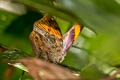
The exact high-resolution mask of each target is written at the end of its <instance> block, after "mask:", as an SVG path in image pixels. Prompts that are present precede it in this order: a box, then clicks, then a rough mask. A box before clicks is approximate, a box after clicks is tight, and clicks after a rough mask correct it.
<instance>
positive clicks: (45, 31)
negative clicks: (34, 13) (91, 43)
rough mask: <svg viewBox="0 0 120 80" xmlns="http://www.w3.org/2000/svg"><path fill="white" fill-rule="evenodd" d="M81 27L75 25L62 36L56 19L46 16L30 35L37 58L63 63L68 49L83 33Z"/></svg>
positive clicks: (38, 22)
mask: <svg viewBox="0 0 120 80" xmlns="http://www.w3.org/2000/svg"><path fill="white" fill-rule="evenodd" d="M81 29H82V27H81V25H80V24H75V25H74V26H73V27H72V28H71V29H70V30H69V31H68V32H67V33H66V34H64V35H62V34H61V31H60V28H59V26H58V24H57V22H56V21H55V19H54V17H52V16H51V15H49V14H46V15H45V16H44V17H43V18H41V19H40V20H38V21H36V22H35V23H34V26H33V31H32V32H31V33H30V36H29V38H30V41H31V43H32V48H33V51H34V52H35V54H36V56H37V57H40V56H41V57H42V58H43V59H45V60H47V61H49V62H53V63H58V64H59V63H61V62H62V61H63V60H64V57H65V56H66V53H67V51H68V49H69V48H70V47H71V46H72V44H73V42H74V41H75V40H76V39H77V37H78V36H79V34H80V32H81Z"/></svg>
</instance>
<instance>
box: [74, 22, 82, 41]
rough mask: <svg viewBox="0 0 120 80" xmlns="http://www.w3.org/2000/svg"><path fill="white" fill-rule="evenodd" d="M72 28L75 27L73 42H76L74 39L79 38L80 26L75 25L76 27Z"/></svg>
mask: <svg viewBox="0 0 120 80" xmlns="http://www.w3.org/2000/svg"><path fill="white" fill-rule="evenodd" d="M74 27H75V35H74V40H76V39H77V37H78V36H79V34H80V31H81V25H79V24H76V25H74Z"/></svg>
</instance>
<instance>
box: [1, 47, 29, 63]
mask: <svg viewBox="0 0 120 80" xmlns="http://www.w3.org/2000/svg"><path fill="white" fill-rule="evenodd" d="M28 56H29V55H28V54H27V53H25V52H23V51H20V50H18V49H8V48H7V47H4V46H1V45H0V62H4V63H9V62H10V63H12V62H15V60H16V59H20V58H24V57H28Z"/></svg>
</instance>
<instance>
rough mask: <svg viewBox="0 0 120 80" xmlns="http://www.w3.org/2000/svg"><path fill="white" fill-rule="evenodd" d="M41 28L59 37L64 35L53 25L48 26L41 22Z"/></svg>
mask: <svg viewBox="0 0 120 80" xmlns="http://www.w3.org/2000/svg"><path fill="white" fill-rule="evenodd" d="M41 28H42V29H44V30H46V31H47V32H49V33H50V34H53V35H55V36H57V37H58V38H61V37H62V35H61V33H60V31H59V30H57V29H55V28H53V27H51V26H47V25H45V24H41Z"/></svg>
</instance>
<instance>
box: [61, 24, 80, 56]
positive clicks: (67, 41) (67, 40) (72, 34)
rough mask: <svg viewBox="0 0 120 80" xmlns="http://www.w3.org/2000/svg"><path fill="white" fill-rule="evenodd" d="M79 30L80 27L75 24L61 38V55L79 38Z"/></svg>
mask: <svg viewBox="0 0 120 80" xmlns="http://www.w3.org/2000/svg"><path fill="white" fill-rule="evenodd" d="M81 29H82V27H81V25H80V24H76V25H74V26H73V27H72V28H71V29H70V30H69V31H68V32H67V33H66V34H65V35H64V36H63V52H62V53H63V54H65V53H66V52H67V50H68V49H69V48H70V47H71V46H72V44H73V42H74V41H75V40H76V39H77V37H78V36H79V34H80V32H81Z"/></svg>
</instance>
